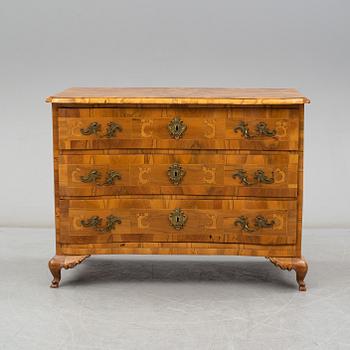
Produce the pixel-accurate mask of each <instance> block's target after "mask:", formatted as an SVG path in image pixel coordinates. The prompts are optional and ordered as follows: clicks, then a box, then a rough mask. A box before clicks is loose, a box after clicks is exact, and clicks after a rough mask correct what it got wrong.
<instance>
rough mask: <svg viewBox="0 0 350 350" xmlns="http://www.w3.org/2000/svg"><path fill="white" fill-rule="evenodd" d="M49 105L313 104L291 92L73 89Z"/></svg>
mask: <svg viewBox="0 0 350 350" xmlns="http://www.w3.org/2000/svg"><path fill="white" fill-rule="evenodd" d="M46 102H50V103H68V104H70V103H79V104H180V105H181V104H204V105H205V104H208V105H211V104H216V105H274V104H276V105H280V104H304V103H309V102H310V100H309V99H308V98H307V97H305V96H304V95H302V94H301V93H300V92H298V91H297V90H295V89H290V88H103V87H98V88H93V87H73V88H69V89H66V90H64V91H62V92H59V93H57V94H54V95H52V96H49V97H48V98H47V99H46Z"/></svg>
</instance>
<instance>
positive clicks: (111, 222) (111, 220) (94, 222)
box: [80, 215, 122, 232]
mask: <svg viewBox="0 0 350 350" xmlns="http://www.w3.org/2000/svg"><path fill="white" fill-rule="evenodd" d="M102 221H103V219H102V218H100V217H99V216H91V218H89V219H86V220H81V221H80V223H81V225H82V226H83V227H92V228H94V229H95V230H96V231H98V232H110V231H112V230H114V229H115V225H116V224H121V223H122V220H121V218H119V217H118V216H114V215H108V216H107V217H106V225H105V226H102Z"/></svg>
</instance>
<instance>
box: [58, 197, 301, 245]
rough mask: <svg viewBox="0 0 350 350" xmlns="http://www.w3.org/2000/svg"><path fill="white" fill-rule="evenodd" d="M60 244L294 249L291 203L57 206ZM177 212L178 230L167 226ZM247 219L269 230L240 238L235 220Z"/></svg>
mask: <svg viewBox="0 0 350 350" xmlns="http://www.w3.org/2000/svg"><path fill="white" fill-rule="evenodd" d="M60 208H61V227H62V234H61V238H60V243H72V244H94V243H115V242H213V243H246V244H266V245H286V244H295V243H296V201H272V200H261V201H257V200H222V199H217V200H198V199H192V200H189V199H187V200H175V199H139V198H135V199H121V198H118V199H106V200H61V201H60ZM175 208H181V209H182V210H183V211H184V213H185V214H186V215H187V218H188V220H187V222H186V224H185V226H184V228H183V229H182V230H175V229H174V228H173V227H172V226H171V225H170V223H169V214H170V213H171V211H172V210H174V209H175ZM109 215H115V216H117V217H119V218H120V219H121V224H119V225H116V227H115V229H113V230H111V231H110V232H98V231H96V229H94V228H93V227H84V226H83V225H82V224H81V221H82V220H87V219H89V218H91V217H93V216H99V217H101V218H103V219H105V218H106V217H107V216H109ZM242 215H244V216H247V218H248V219H249V222H250V226H251V227H252V228H254V222H255V221H254V220H255V218H256V217H257V216H258V215H262V216H264V217H266V218H267V219H268V220H269V221H272V220H273V221H274V222H275V225H274V226H273V227H271V228H263V229H260V230H256V231H254V232H244V231H242V229H241V227H240V226H237V225H235V224H234V223H235V220H237V218H239V217H240V216H242Z"/></svg>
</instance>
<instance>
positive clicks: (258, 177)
mask: <svg viewBox="0 0 350 350" xmlns="http://www.w3.org/2000/svg"><path fill="white" fill-rule="evenodd" d="M232 177H233V178H234V179H235V178H238V179H239V180H240V182H241V184H242V185H244V186H252V185H256V184H258V183H263V184H273V183H274V182H275V179H274V173H273V172H272V177H271V178H268V177H267V176H266V175H265V172H264V170H261V169H258V170H256V171H255V173H254V181H253V182H249V180H248V174H247V172H246V171H245V170H244V169H237V170H236V172H235V173H233V174H232Z"/></svg>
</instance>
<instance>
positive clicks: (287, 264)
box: [266, 257, 308, 292]
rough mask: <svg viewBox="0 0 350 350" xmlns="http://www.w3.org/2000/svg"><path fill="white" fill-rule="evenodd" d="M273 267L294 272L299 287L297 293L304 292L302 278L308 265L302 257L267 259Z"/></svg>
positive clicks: (304, 287)
mask: <svg viewBox="0 0 350 350" xmlns="http://www.w3.org/2000/svg"><path fill="white" fill-rule="evenodd" d="M266 259H269V260H270V261H271V262H272V263H273V264H274V265H275V266H278V267H279V268H281V269H282V270H288V271H291V270H294V271H295V273H296V279H297V282H298V285H299V291H301V292H305V291H306V286H305V282H304V278H305V276H306V274H307V270H308V265H307V262H306V260H305V259H304V257H301V258H272V257H267V258H266Z"/></svg>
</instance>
